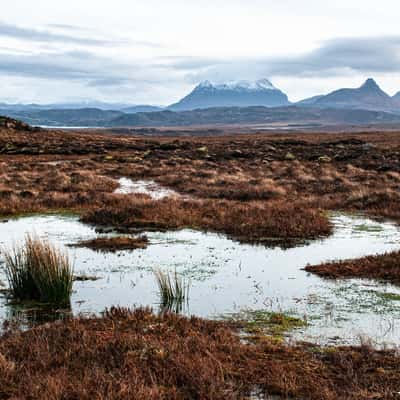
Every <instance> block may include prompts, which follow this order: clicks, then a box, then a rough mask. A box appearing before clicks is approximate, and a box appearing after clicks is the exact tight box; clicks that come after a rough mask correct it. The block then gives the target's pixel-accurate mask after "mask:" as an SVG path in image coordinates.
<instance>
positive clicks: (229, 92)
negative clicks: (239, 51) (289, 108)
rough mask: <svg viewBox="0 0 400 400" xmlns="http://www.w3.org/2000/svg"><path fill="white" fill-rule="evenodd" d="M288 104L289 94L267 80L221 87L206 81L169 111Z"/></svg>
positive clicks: (234, 83) (221, 85) (231, 83)
mask: <svg viewBox="0 0 400 400" xmlns="http://www.w3.org/2000/svg"><path fill="white" fill-rule="evenodd" d="M289 104H290V103H289V100H288V97H287V95H286V94H285V93H283V92H282V91H281V90H279V89H277V88H276V87H275V86H273V85H272V83H271V82H270V81H269V80H267V79H262V80H258V81H255V82H252V81H230V82H226V83H222V84H214V83H211V82H210V81H204V82H201V83H200V84H199V85H197V86H196V87H195V88H194V89H193V91H192V92H191V93H189V94H188V95H187V96H185V97H184V98H183V99H182V100H180V101H179V102H177V103H175V104H172V105H171V106H169V107H168V109H169V110H171V111H184V110H195V109H197V108H210V107H248V106H266V107H279V106H285V105H289Z"/></svg>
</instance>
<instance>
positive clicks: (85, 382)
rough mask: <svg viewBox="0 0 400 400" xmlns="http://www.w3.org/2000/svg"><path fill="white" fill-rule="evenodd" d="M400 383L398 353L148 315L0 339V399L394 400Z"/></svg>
mask: <svg viewBox="0 0 400 400" xmlns="http://www.w3.org/2000/svg"><path fill="white" fill-rule="evenodd" d="M399 378H400V359H399V357H398V355H397V354H396V353H395V352H394V351H376V350H372V349H370V348H368V347H340V348H335V349H320V348H317V347H313V346H309V347H308V346H305V345H304V346H297V347H293V346H292V347H288V346H285V345H282V344H276V343H274V342H273V341H269V340H266V341H264V342H263V343H258V344H244V343H243V342H242V341H241V339H240V338H239V336H237V335H236V334H235V333H234V332H233V331H232V330H231V329H230V328H229V327H228V326H227V325H226V324H223V323H219V322H212V321H206V320H202V319H198V318H190V319H187V318H184V317H180V316H177V315H172V314H164V315H160V316H156V315H154V314H152V313H151V312H150V311H146V310H137V311H134V312H130V311H127V310H122V309H112V310H111V311H109V312H108V313H107V314H106V315H105V316H104V317H103V318H91V319H73V320H70V321H63V322H57V323H52V324H47V325H43V326H41V327H38V328H34V329H31V330H30V331H27V332H23V333H20V332H14V333H13V334H7V335H5V336H3V337H1V338H0V398H2V399H11V398H13V399H17V398H18V399H31V400H35V399H38V400H39V399H40V400H47V399H49V400H50V399H52V400H53V399H80V400H84V399H107V400H111V399H133V398H134V399H146V400H148V399H213V400H217V399H221V400H222V399H224V400H226V399H238V398H244V397H245V396H246V395H249V394H250V393H251V392H254V391H256V390H259V391H260V392H261V393H268V394H275V395H280V396H282V397H284V398H286V397H287V396H288V397H291V398H304V399H305V398H306V399H310V400H337V399H348V400H350V399H354V400H355V399H357V400H360V399H365V400H366V399H396V398H397V397H398V395H397V392H398V382H399Z"/></svg>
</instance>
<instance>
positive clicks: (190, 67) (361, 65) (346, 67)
mask: <svg viewBox="0 0 400 400" xmlns="http://www.w3.org/2000/svg"><path fill="white" fill-rule="evenodd" d="M169 61H170V66H171V67H172V68H176V69H178V70H181V71H185V72H186V73H187V77H188V79H189V80H191V81H192V80H193V81H196V80H199V78H207V77H209V78H212V77H214V78H218V76H221V75H229V74H234V75H235V77H238V76H240V75H242V76H243V75H246V74H247V75H260V74H262V75H267V76H335V75H343V74H344V73H345V72H346V71H347V72H349V71H350V72H351V71H353V72H354V71H355V72H369V73H374V72H376V73H385V72H400V36H389V37H373V38H341V39H332V40H328V41H325V42H323V43H322V44H321V46H320V47H319V48H317V49H315V50H313V51H311V52H309V53H306V54H302V55H296V56H285V57H260V58H252V59H251V58H247V59H244V58H243V59H231V60H221V59H209V58H194V57H176V58H174V59H172V58H171V59H170V60H169Z"/></svg>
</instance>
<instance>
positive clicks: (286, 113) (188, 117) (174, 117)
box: [109, 106, 400, 127]
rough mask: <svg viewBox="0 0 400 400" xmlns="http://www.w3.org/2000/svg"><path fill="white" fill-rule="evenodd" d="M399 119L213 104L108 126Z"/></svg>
mask: <svg viewBox="0 0 400 400" xmlns="http://www.w3.org/2000/svg"><path fill="white" fill-rule="evenodd" d="M389 122H400V115H395V114H391V113H386V112H381V111H368V110H346V109H321V108H311V107H298V106H287V107H275V108H271V107H262V106H253V107H216V108H207V109H196V110H191V111H179V112H174V111H170V110H166V111H160V112H151V113H136V114H125V115H121V116H119V117H117V118H116V119H114V120H112V121H110V124H109V126H114V127H127V126H190V125H212V124H226V125H229V124H272V123H287V124H297V123H318V124H354V125H362V124H373V123H389Z"/></svg>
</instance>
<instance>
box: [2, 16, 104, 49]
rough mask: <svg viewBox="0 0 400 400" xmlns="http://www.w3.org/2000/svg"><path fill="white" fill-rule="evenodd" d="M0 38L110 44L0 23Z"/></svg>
mask: <svg viewBox="0 0 400 400" xmlns="http://www.w3.org/2000/svg"><path fill="white" fill-rule="evenodd" d="M0 36H3V37H10V38H15V39H22V40H28V41H36V42H45V43H48V42H63V43H73V44H81V45H92V46H93V45H107V44H110V43H111V42H110V41H108V40H102V39H97V38H89V37H82V36H73V35H70V34H63V33H57V32H52V31H49V30H39V29H33V28H24V27H20V26H17V25H11V24H7V23H5V22H1V21H0Z"/></svg>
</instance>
